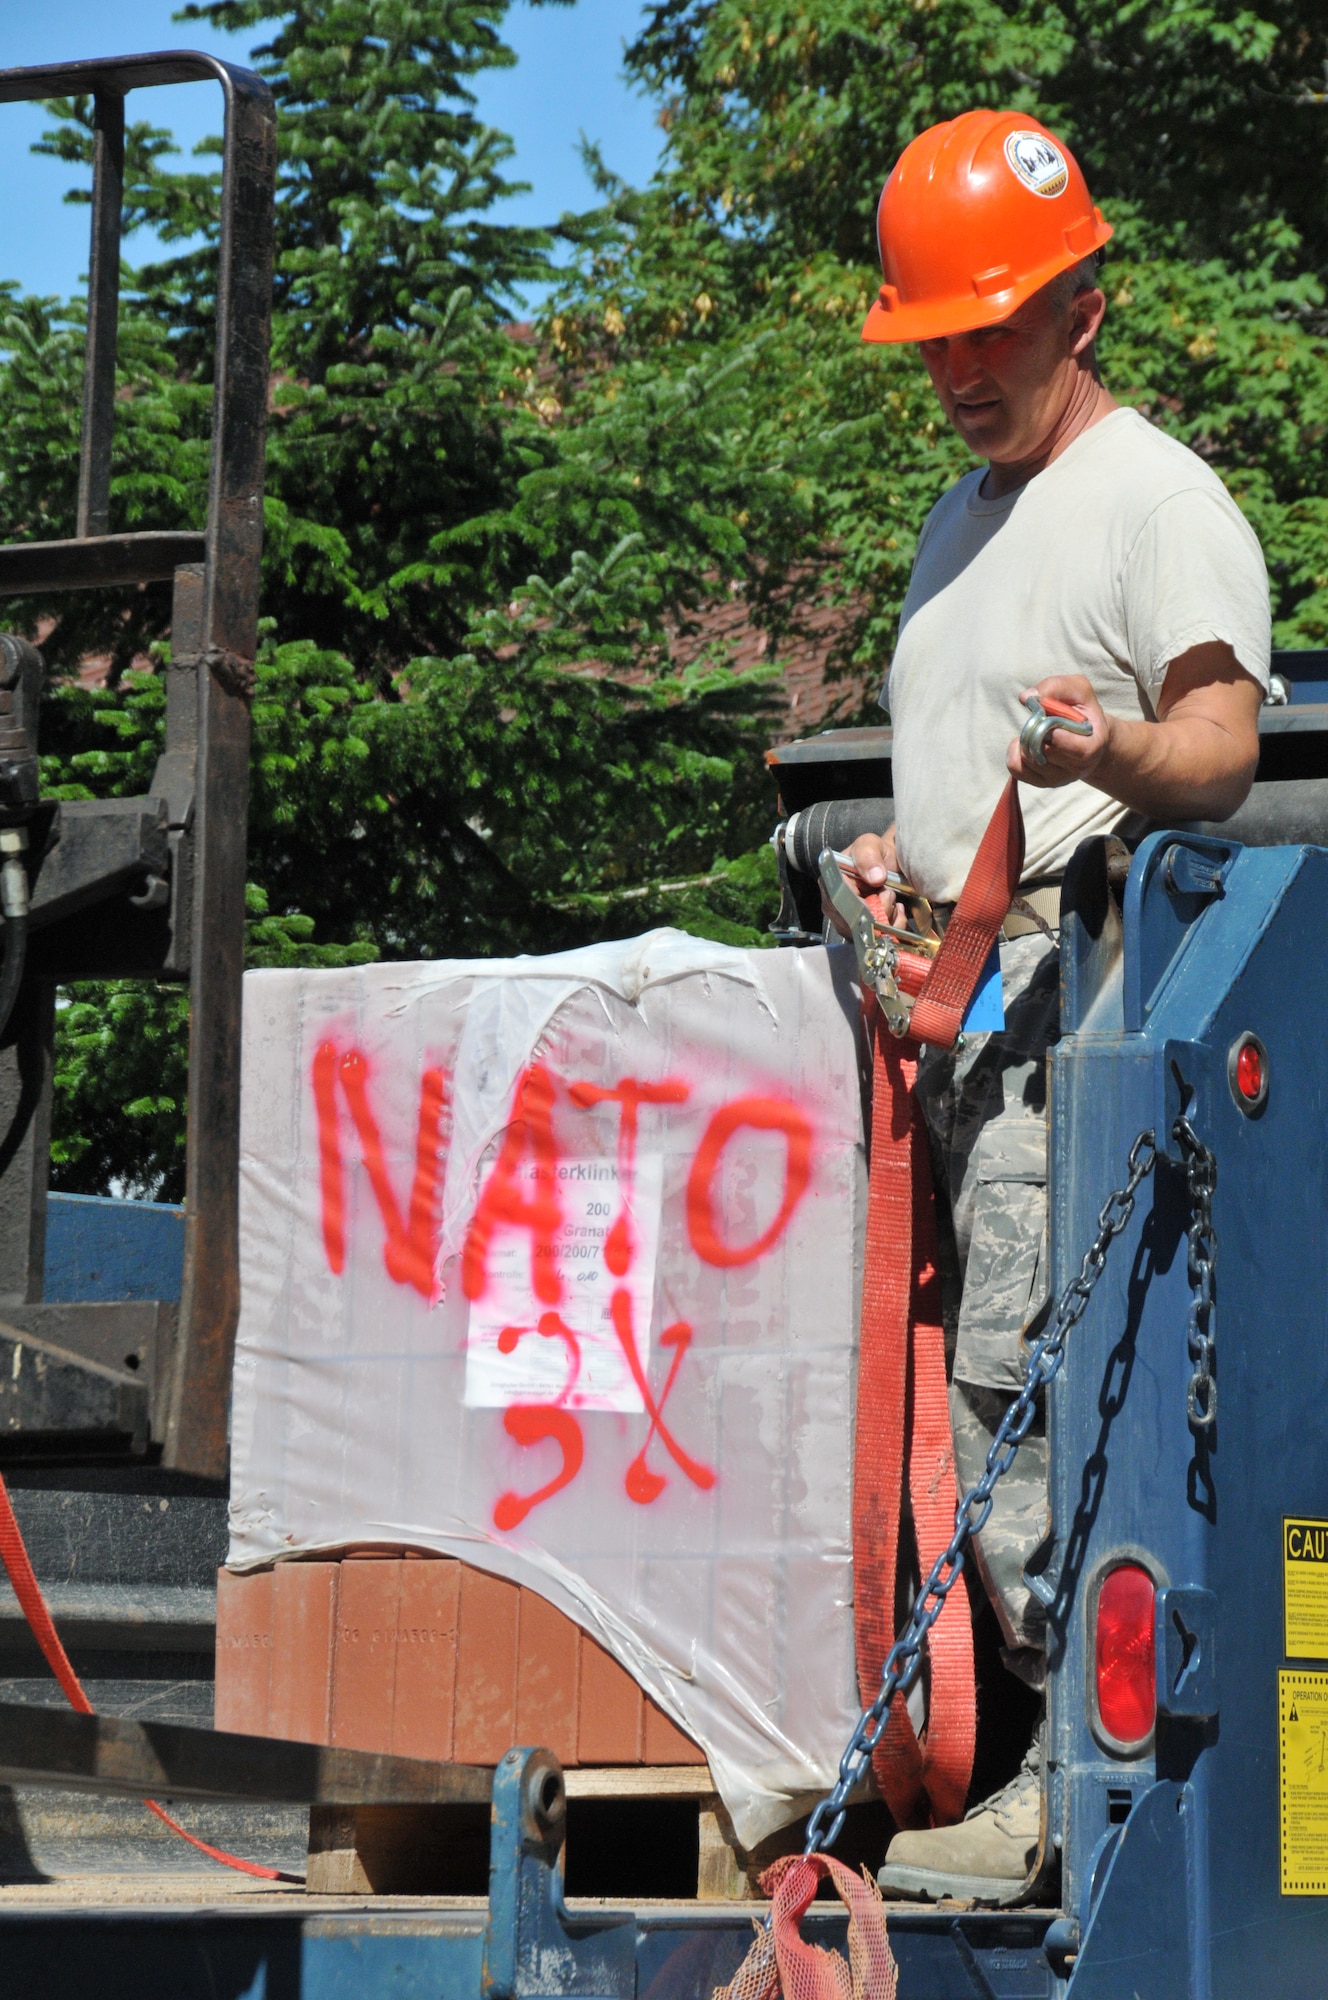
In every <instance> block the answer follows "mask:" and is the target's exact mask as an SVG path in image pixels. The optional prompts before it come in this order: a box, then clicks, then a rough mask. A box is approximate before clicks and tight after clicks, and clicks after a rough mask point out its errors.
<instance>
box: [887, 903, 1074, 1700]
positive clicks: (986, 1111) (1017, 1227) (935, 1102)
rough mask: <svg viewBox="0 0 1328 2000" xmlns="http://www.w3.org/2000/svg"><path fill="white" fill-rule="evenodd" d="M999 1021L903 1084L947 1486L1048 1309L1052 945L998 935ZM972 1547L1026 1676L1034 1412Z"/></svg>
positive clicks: (1038, 1505) (1039, 1535)
mask: <svg viewBox="0 0 1328 2000" xmlns="http://www.w3.org/2000/svg"><path fill="white" fill-rule="evenodd" d="M1000 949H1001V972H1002V983H1003V986H1004V992H1005V1027H1004V1029H1003V1030H1002V1031H1001V1032H1000V1033H999V1034H986V1035H969V1036H966V1037H965V1040H964V1045H963V1047H962V1048H961V1049H959V1050H958V1051H957V1052H953V1051H946V1050H939V1049H935V1050H933V1049H927V1050H925V1051H924V1052H923V1055H922V1059H921V1061H920V1063H919V1065H918V1079H917V1093H918V1100H919V1103H920V1105H921V1108H922V1111H923V1115H924V1117H925V1119H926V1123H927V1130H928V1135H929V1138H930V1142H931V1154H932V1175H933V1180H934V1182H935V1187H936V1209H937V1228H938V1236H939V1239H940V1267H941V1286H942V1296H943V1300H944V1312H945V1329H946V1347H947V1353H948V1356H949V1358H951V1359H952V1363H953V1367H952V1380H951V1387H950V1416H951V1422H952V1425H953V1429H954V1442H955V1475H956V1478H957V1480H958V1483H959V1486H960V1489H961V1490H962V1489H964V1488H967V1487H969V1486H971V1485H972V1484H973V1483H974V1481H975V1480H977V1479H979V1478H981V1476H982V1472H983V1469H984V1467H985V1464H986V1458H987V1452H988V1450H989V1448H990V1446H991V1442H992V1439H993V1437H994V1436H995V1433H996V1428H997V1425H998V1424H999V1423H1000V1420H1001V1418H1002V1416H1003V1415H1004V1413H1005V1411H1006V1409H1007V1408H1008V1407H1009V1404H1010V1401H1011V1398H1012V1397H1013V1396H1014V1395H1015V1394H1016V1393H1017V1392H1018V1390H1019V1389H1020V1388H1021V1387H1022V1384H1023V1379H1024V1366H1025V1362H1026V1360H1027V1354H1028V1348H1027V1339H1028V1336H1029V1334H1030V1333H1036V1332H1039V1331H1040V1330H1041V1326H1042V1323H1043V1322H1044V1321H1045V1318H1046V1314H1047V1310H1048V1297H1049V1286H1050V1274H1049V1271H1048V1268H1047V1045H1048V1043H1049V1042H1051V1041H1053V1040H1054V1039H1055V1037H1056V1034H1057V1031H1058V1024H1059V1012H1060V983H1059V982H1060V962H1059V953H1058V951H1057V949H1056V946H1055V945H1054V944H1053V943H1051V941H1050V940H1049V939H1047V938H1045V937H1043V936H1042V935H1041V934H1040V933H1037V932H1035V933H1033V934H1032V935H1031V936H1028V937H1021V938H1014V939H1011V940H1009V941H1007V942H1003V943H1002V945H1001V948H1000ZM994 1499H995V1505H994V1507H993V1509H992V1513H991V1516H990V1519H989V1520H988V1522H987V1526H986V1527H985V1528H984V1530H983V1532H982V1534H981V1536H980V1537H979V1538H978V1540H977V1542H976V1543H975V1545H974V1548H975V1554H976V1558H977V1566H978V1570H979V1573H980V1575H981V1577H982V1580H983V1583H984V1585H985V1586H986V1590H987V1594H988V1596H989V1597H990V1599H991V1601H992V1604H993V1606H994V1607H995V1610H996V1615H997V1617H998V1619H999V1620H1000V1624H1001V1630H1002V1633H1003V1636H1004V1639H1005V1645H1006V1659H1007V1664H1008V1665H1009V1666H1010V1667H1011V1668H1012V1669H1013V1670H1014V1671H1015V1672H1017V1673H1019V1674H1021V1676H1022V1677H1024V1678H1026V1679H1028V1680H1031V1681H1033V1682H1034V1683H1038V1682H1040V1680H1041V1677H1042V1651H1043V1648H1044V1645H1045V1621H1044V1617H1043V1612H1042V1606H1041V1605H1040V1604H1039V1602H1038V1600H1037V1599H1036V1598H1035V1597H1034V1596H1033V1594H1032V1593H1031V1591H1030V1590H1029V1589H1028V1586H1027V1584H1026V1583H1025V1582H1024V1576H1023V1569H1024V1564H1025V1563H1026V1562H1027V1560H1028V1559H1029V1557H1030V1556H1031V1555H1032V1554H1033V1552H1034V1550H1035V1549H1036V1548H1037V1547H1038V1545H1039V1543H1041V1542H1042V1541H1043V1540H1044V1539H1045V1537H1046V1534H1047V1530H1048V1509H1047V1440H1046V1431H1045V1425H1044V1422H1043V1420H1042V1419H1041V1418H1039V1420H1038V1422H1037V1423H1036V1425H1035V1426H1034V1429H1033V1430H1032V1431H1031V1432H1030V1433H1029V1435H1028V1438H1027V1439H1026V1440H1025V1442H1024V1444H1023V1445H1022V1446H1021V1447H1020V1451H1019V1456H1018V1458H1017V1459H1016V1460H1015V1463H1014V1466H1013V1467H1012V1469H1011V1470H1010V1471H1009V1472H1008V1473H1007V1474H1006V1476H1005V1477H1004V1478H1003V1479H1002V1480H1001V1482H1000V1485H999V1486H998V1487H997V1488H996V1492H995V1496H994Z"/></svg>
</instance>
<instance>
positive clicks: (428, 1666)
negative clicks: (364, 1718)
mask: <svg viewBox="0 0 1328 2000" xmlns="http://www.w3.org/2000/svg"><path fill="white" fill-rule="evenodd" d="M460 1599H461V1564H460V1563H459V1562H453V1561H451V1560H446V1561H443V1562H409V1561H408V1562H403V1563H402V1565H401V1601H400V1609H399V1611H398V1614H397V1693H396V1709H395V1712H394V1715H393V1722H392V1748H393V1750H394V1751H395V1752H396V1754H397V1755H398V1757H436V1758H438V1760H439V1761H440V1762H444V1763H445V1762H446V1761H447V1760H448V1759H449V1758H450V1757H451V1756H452V1739H453V1713H454V1709H455V1706H456V1689H457V1612H458V1607H459V1604H460ZM508 1747H509V1748H510V1747H511V1746H510V1745H509V1746H508Z"/></svg>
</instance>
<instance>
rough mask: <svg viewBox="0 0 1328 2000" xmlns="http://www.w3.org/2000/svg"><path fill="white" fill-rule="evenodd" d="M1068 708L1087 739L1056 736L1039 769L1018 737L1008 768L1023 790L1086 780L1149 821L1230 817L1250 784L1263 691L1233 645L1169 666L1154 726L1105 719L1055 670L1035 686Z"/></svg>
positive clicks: (1088, 695) (1078, 686)
mask: <svg viewBox="0 0 1328 2000" xmlns="http://www.w3.org/2000/svg"><path fill="white" fill-rule="evenodd" d="M1022 692H1025V693H1034V694H1038V695H1052V696H1054V697H1055V698H1056V699H1057V700H1059V701H1071V702H1074V703H1075V704H1076V705H1077V706H1078V707H1079V708H1081V709H1082V710H1083V711H1084V713H1085V715H1087V717H1088V719H1089V721H1090V722H1091V723H1092V725H1093V734H1092V736H1091V737H1090V736H1069V735H1067V734H1066V733H1065V731H1064V730H1057V731H1056V732H1055V734H1054V735H1053V736H1052V737H1051V738H1050V740H1049V741H1048V744H1047V763H1046V768H1045V769H1039V768H1038V766H1037V765H1035V764H1030V763H1028V762H1026V761H1025V759H1024V758H1023V756H1022V755H1021V754H1020V750H1019V739H1018V737H1016V738H1015V739H1014V741H1013V742H1012V743H1011V744H1010V748H1009V751H1008V753H1007V756H1006V764H1007V765H1008V767H1009V769H1010V770H1011V771H1013V773H1014V774H1015V776H1016V777H1017V778H1018V779H1019V780H1020V782H1021V783H1022V784H1025V785H1037V786H1039V787H1044V788H1045V787H1048V786H1056V785H1068V784H1069V783H1070V782H1071V781H1072V780H1073V779H1075V778H1083V779H1085V780H1086V781H1087V783H1088V784H1090V785H1095V786H1096V787H1097V789H1098V790H1099V791H1102V792H1106V793H1107V795H1108V796H1109V797H1110V798H1113V799H1119V800H1120V802H1121V804H1122V805H1125V806H1129V807H1130V808H1131V809H1132V810H1133V811H1135V812H1140V813H1144V814H1146V815H1147V817H1148V818H1149V819H1159V820H1166V819H1228V818H1230V816H1231V814H1232V813H1233V812H1235V811H1236V809H1237V807H1238V806H1240V805H1241V804H1242V803H1243V801H1244V799H1245V796H1246V794H1247V793H1248V791H1249V789H1250V786H1251V784H1252V783H1253V781H1254V771H1255V766H1256V765H1257V763H1258V761H1259V733H1258V720H1259V708H1260V706H1261V704H1262V702H1263V689H1262V688H1261V687H1260V686H1259V683H1258V682H1257V681H1256V680H1255V679H1254V677H1253V675H1252V674H1248V673H1246V671H1245V669H1244V667H1242V666H1241V664H1240V662H1239V660H1238V659H1237V658H1236V655H1235V653H1234V652H1233V651H1232V649H1231V647H1230V646H1227V645H1224V644H1222V643H1220V642H1217V641H1214V642H1212V643H1210V644H1207V645H1203V646H1193V647H1191V648H1190V650H1189V652H1187V653H1181V654H1180V655H1179V656H1178V657H1177V658H1176V659H1174V660H1173V661H1172V662H1171V665H1170V666H1169V667H1168V668H1167V674H1166V679H1165V681H1164V682H1163V684H1162V693H1161V695H1160V697H1159V699H1158V705H1157V712H1158V719H1157V721H1156V722H1130V721H1126V720H1124V719H1122V718H1120V717H1117V716H1108V715H1105V714H1104V713H1103V711H1102V709H1101V707H1100V706H1099V704H1098V702H1097V699H1096V697H1095V696H1094V694H1093V691H1092V688H1091V687H1090V685H1089V683H1088V682H1087V681H1086V680H1085V679H1084V678H1083V677H1082V675H1079V674H1052V675H1051V676H1050V677H1049V678H1048V679H1047V680H1044V681H1039V682H1038V684H1037V687H1036V688H1034V689H1026V690H1023V691H1022Z"/></svg>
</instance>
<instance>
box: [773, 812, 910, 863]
mask: <svg viewBox="0 0 1328 2000" xmlns="http://www.w3.org/2000/svg"><path fill="white" fill-rule="evenodd" d="M894 816H895V802H894V800H893V799H824V800H822V802H821V803H820V804H819V805H814V806H804V807H803V809H802V811H801V812H799V813H794V814H793V815H792V817H791V818H790V820H789V821H788V824H787V827H786V828H785V832H784V852H785V854H786V855H787V856H788V862H789V866H790V868H796V869H797V871H798V873H799V874H800V875H815V874H816V872H817V868H818V865H819V863H820V859H821V853H822V850H823V849H824V848H827V847H833V848H837V849H838V848H845V847H848V846H849V845H850V844H851V843H852V842H853V841H855V840H856V839H857V837H858V835H859V834H860V833H884V832H885V829H886V828H887V827H888V826H889V825H891V823H892V822H893V820H894Z"/></svg>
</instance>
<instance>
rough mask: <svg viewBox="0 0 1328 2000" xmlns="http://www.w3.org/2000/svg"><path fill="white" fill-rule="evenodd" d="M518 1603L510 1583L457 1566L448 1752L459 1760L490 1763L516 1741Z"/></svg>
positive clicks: (503, 1753) (466, 1566) (515, 1591)
mask: <svg viewBox="0 0 1328 2000" xmlns="http://www.w3.org/2000/svg"><path fill="white" fill-rule="evenodd" d="M518 1602H519V1595H518V1591H517V1587H516V1585H515V1584H514V1583H508V1582H507V1581H506V1579H505V1578H503V1577H500V1576H490V1575H488V1573H487V1572H486V1571H484V1570H479V1569H471V1568H470V1567H469V1565H468V1564H463V1565H462V1570H461V1605H460V1612H459V1616H458V1621H457V1680H456V1736H455V1739H454V1743H453V1751H452V1754H453V1756H454V1757H455V1758H456V1761H457V1762H458V1763H459V1764H496V1763H497V1762H498V1760H499V1758H500V1757H502V1756H504V1755H505V1754H506V1752H507V1751H509V1750H510V1749H511V1748H512V1745H513V1744H514V1743H515V1742H516V1633H517V1606H518Z"/></svg>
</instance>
